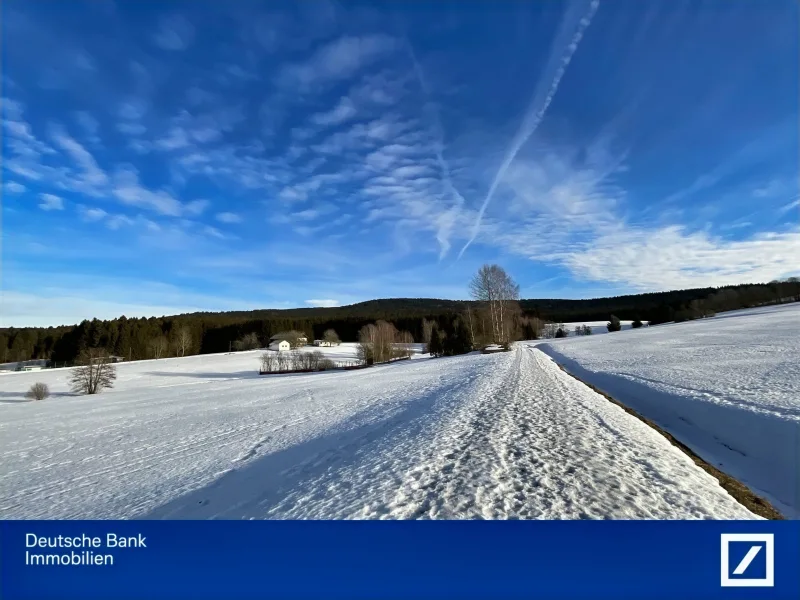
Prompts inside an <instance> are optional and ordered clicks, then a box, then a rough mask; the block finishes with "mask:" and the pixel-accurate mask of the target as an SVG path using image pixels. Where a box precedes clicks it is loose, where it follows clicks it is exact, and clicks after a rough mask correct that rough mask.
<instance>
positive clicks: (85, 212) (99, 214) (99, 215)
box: [78, 206, 108, 221]
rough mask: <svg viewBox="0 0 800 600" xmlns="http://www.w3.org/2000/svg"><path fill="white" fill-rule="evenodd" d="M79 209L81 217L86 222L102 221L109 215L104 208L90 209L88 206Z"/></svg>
mask: <svg viewBox="0 0 800 600" xmlns="http://www.w3.org/2000/svg"><path fill="white" fill-rule="evenodd" d="M78 208H79V210H80V212H81V216H82V217H83V218H84V219H85V220H86V221H102V220H103V219H105V218H106V217H107V216H108V213H107V212H106V211H104V210H103V209H102V208H88V207H86V206H79V207H78Z"/></svg>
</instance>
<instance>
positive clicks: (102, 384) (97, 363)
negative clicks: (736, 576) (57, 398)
mask: <svg viewBox="0 0 800 600" xmlns="http://www.w3.org/2000/svg"><path fill="white" fill-rule="evenodd" d="M78 364H79V365H80V366H79V367H75V368H74V369H73V370H72V374H71V375H70V388H71V389H72V391H73V392H75V393H77V394H97V393H99V392H101V391H103V390H104V389H105V388H110V387H113V385H114V380H115V379H116V378H117V369H116V367H115V366H114V365H113V364H112V363H111V361H110V359H109V357H108V354H107V353H106V351H105V350H102V349H99V348H89V349H88V350H84V351H83V352H81V354H80V356H79V358H78Z"/></svg>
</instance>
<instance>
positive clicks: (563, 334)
mask: <svg viewBox="0 0 800 600" xmlns="http://www.w3.org/2000/svg"><path fill="white" fill-rule="evenodd" d="M556 337H557V338H565V337H567V332H566V331H565V330H564V329H561V328H560V327H559V328H558V331H556Z"/></svg>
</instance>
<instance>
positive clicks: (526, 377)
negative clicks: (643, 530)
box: [0, 336, 753, 519]
mask: <svg viewBox="0 0 800 600" xmlns="http://www.w3.org/2000/svg"><path fill="white" fill-rule="evenodd" d="M602 337H603V338H604V339H611V338H613V337H614V336H602ZM338 351H340V352H344V349H339V350H338ZM258 355H259V352H249V353H247V352H245V353H236V354H229V355H225V354H222V355H213V356H195V357H188V358H183V359H166V360H159V361H145V362H138V363H131V364H122V365H120V366H119V367H118V373H119V377H118V380H117V384H116V386H115V388H114V389H113V390H110V391H106V392H104V393H103V394H100V395H98V396H91V397H75V396H70V395H68V394H67V376H68V373H67V371H65V370H60V371H59V370H52V371H45V372H38V373H16V374H8V375H3V376H2V377H0V390H2V391H0V401H2V402H1V403H0V439H2V440H3V444H2V447H1V448H0V518H134V517H139V518H203V519H204V518H237V519H238V518H417V517H421V518H512V517H521V518H753V515H752V514H751V513H749V512H748V511H747V510H746V509H745V508H744V507H742V506H741V505H740V504H738V503H737V502H736V501H735V500H734V499H733V498H732V497H730V496H729V495H728V494H727V493H726V492H725V491H724V490H723V489H722V488H721V487H720V486H719V484H718V483H717V481H716V480H715V479H714V478H713V477H711V476H710V475H708V474H706V473H705V472H704V471H702V470H701V469H699V468H698V467H696V466H695V465H694V464H693V463H692V461H691V460H690V459H689V458H688V457H686V456H685V455H684V454H683V453H681V452H680V451H679V450H678V449H676V448H675V447H673V446H672V445H671V444H670V443H669V442H668V441H667V440H666V439H665V438H663V437H662V436H660V435H659V434H657V433H656V432H654V431H653V430H652V429H650V428H649V427H647V426H646V425H644V424H643V423H641V422H640V421H639V420H637V419H636V418H634V417H631V416H630V415H628V414H626V413H625V412H624V411H623V410H622V409H620V408H619V407H617V406H615V405H613V404H611V403H609V402H608V401H607V400H606V399H604V398H602V397H601V396H599V395H598V394H596V393H595V392H593V391H591V390H590V389H589V388H587V387H586V386H584V385H582V384H581V383H579V382H577V381H576V380H574V379H573V378H571V377H569V376H568V375H566V374H565V373H563V372H562V371H561V370H560V369H559V368H558V367H557V365H556V364H555V363H554V362H553V361H552V360H551V359H550V358H548V357H547V356H546V355H545V354H543V353H542V352H540V351H539V350H538V349H535V348H529V347H527V346H526V345H524V344H520V345H518V346H517V347H516V348H515V350H514V351H513V352H508V353H500V354H490V355H480V354H472V355H467V356H460V357H454V358H442V359H433V360H412V361H403V362H398V363H395V364H391V365H384V366H376V367H373V368H370V369H365V370H361V371H350V372H327V373H314V374H298V375H285V376H268V377H259V376H258V375H257V374H256V369H257V367H258ZM35 381H43V382H45V383H47V384H49V385H50V388H51V390H52V391H53V392H55V394H54V396H53V397H51V398H49V399H47V400H44V401H41V402H23V401H21V399H22V395H23V394H24V392H25V390H26V389H27V388H28V387H29V386H30V385H31V384H32V383H33V382H35Z"/></svg>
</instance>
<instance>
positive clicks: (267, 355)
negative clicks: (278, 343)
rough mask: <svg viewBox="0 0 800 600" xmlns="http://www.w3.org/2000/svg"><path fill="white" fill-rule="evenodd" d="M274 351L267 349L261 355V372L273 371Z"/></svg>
mask: <svg viewBox="0 0 800 600" xmlns="http://www.w3.org/2000/svg"><path fill="white" fill-rule="evenodd" d="M276 354H279V353H276V352H272V351H267V352H264V354H262V355H261V372H262V373H271V372H272V371H275V370H276V369H275V363H276Z"/></svg>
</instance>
